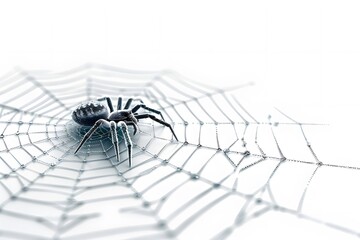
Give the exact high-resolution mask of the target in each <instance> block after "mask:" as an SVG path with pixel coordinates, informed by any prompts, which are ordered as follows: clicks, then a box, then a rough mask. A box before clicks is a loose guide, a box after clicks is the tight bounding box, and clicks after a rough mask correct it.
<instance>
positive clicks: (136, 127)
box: [125, 121, 139, 135]
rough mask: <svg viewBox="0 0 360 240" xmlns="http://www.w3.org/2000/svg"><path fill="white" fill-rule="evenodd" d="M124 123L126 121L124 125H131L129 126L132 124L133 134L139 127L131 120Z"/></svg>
mask: <svg viewBox="0 0 360 240" xmlns="http://www.w3.org/2000/svg"><path fill="white" fill-rule="evenodd" d="M125 123H126V125H131V126H133V128H134V135H135V134H136V132H137V131H138V130H139V127H138V125H137V124H136V123H134V122H131V121H125Z"/></svg>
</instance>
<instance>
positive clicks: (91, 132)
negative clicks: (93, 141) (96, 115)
mask: <svg viewBox="0 0 360 240" xmlns="http://www.w3.org/2000/svg"><path fill="white" fill-rule="evenodd" d="M105 123H108V121H106V120H104V119H100V120H97V121H96V123H95V124H94V126H92V127H91V128H90V130H89V131H88V132H87V133H86V134H85V136H84V137H83V139H82V140H81V141H80V144H79V146H78V147H77V148H76V150H75V152H74V154H76V153H77V152H78V151H79V150H80V148H81V147H82V145H84V143H85V142H86V141H87V140H88V139H89V138H90V137H91V135H92V134H93V133H94V132H95V130H96V129H98V128H99V127H100V125H101V124H105Z"/></svg>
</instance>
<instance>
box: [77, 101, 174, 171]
mask: <svg viewBox="0 0 360 240" xmlns="http://www.w3.org/2000/svg"><path fill="white" fill-rule="evenodd" d="M103 100H106V101H107V105H108V107H106V106H105V105H104V104H102V103H101V102H100V101H103ZM132 101H133V99H132V98H129V99H128V101H127V102H126V104H125V107H124V109H122V98H121V97H119V98H118V104H117V110H114V108H113V105H112V102H111V99H110V98H109V97H104V98H99V99H98V101H89V102H87V103H82V104H80V105H79V106H78V107H77V108H76V109H75V110H74V111H73V113H72V118H73V120H74V121H75V122H77V123H78V124H80V125H84V126H92V128H91V129H90V130H89V131H88V132H87V133H86V134H85V136H84V137H83V139H82V140H81V141H80V144H79V146H78V147H77V148H76V150H75V153H77V152H78V151H79V149H80V148H81V147H82V145H83V144H84V143H85V142H86V141H87V140H88V139H89V138H90V137H91V135H92V134H93V133H94V132H95V130H96V129H97V128H99V127H100V126H101V125H102V124H104V125H107V126H109V127H110V132H111V137H112V142H113V145H114V149H115V154H116V159H117V160H118V161H120V150H119V142H118V137H117V127H120V129H121V131H122V134H123V136H124V139H125V144H126V145H127V148H128V156H129V166H130V167H131V159H132V153H131V151H132V141H131V139H130V135H129V131H128V128H127V125H131V126H132V127H134V134H136V132H137V131H138V120H139V119H143V118H150V119H152V120H154V121H156V122H158V123H160V124H162V125H164V126H166V127H168V128H170V130H171V132H172V133H173V135H174V137H175V139H176V140H178V139H177V137H176V135H175V132H174V130H173V129H172V127H171V125H170V124H169V123H167V122H165V121H164V118H163V116H162V114H161V112H160V111H158V110H155V109H152V108H149V107H147V106H146V105H145V104H144V103H143V102H142V101H141V100H140V99H139V101H140V102H141V103H140V104H137V105H136V106H135V107H133V108H132V109H129V108H130V106H131V103H132ZM108 108H109V109H108ZM140 108H144V109H146V110H148V111H150V112H153V113H156V114H159V115H160V116H161V118H162V120H161V119H159V118H157V117H155V116H154V115H152V114H148V113H144V114H138V113H137V111H138V110H139V109H140Z"/></svg>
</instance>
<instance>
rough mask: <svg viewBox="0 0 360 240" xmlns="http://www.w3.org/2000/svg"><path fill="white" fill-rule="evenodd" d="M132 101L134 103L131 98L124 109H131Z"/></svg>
mask: <svg viewBox="0 0 360 240" xmlns="http://www.w3.org/2000/svg"><path fill="white" fill-rule="evenodd" d="M132 101H133V99H132V98H129V99H128V100H127V102H126V103H125V107H124V109H129V107H130V105H131V103H132Z"/></svg>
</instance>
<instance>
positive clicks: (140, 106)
mask: <svg viewBox="0 0 360 240" xmlns="http://www.w3.org/2000/svg"><path fill="white" fill-rule="evenodd" d="M140 108H143V109H146V110H148V111H150V112H153V113H156V114H159V115H160V117H161V119H162V120H163V121H164V117H163V115H162V113H161V112H160V111H159V110H156V109H153V108H149V107H148V106H146V105H145V104H143V103H142V104H138V105H136V106H135V107H133V109H131V112H132V113H135V112H136V111H137V110H139V109H140Z"/></svg>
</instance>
